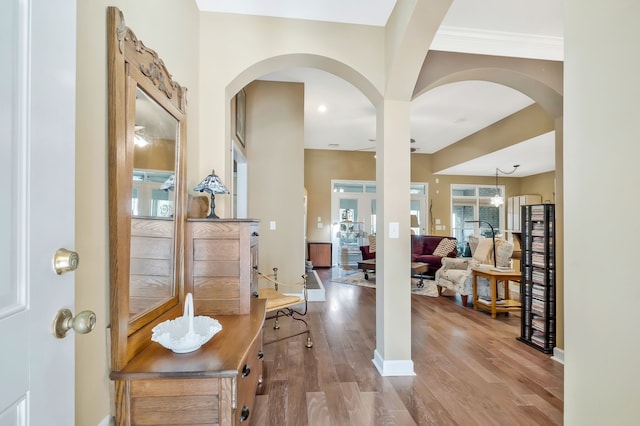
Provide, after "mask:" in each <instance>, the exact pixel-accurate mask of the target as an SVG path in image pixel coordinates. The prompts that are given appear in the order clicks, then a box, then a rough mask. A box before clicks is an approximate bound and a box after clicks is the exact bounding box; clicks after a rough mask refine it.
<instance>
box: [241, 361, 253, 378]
mask: <svg viewBox="0 0 640 426" xmlns="http://www.w3.org/2000/svg"><path fill="white" fill-rule="evenodd" d="M249 374H251V367H250V366H249V364H245V365H244V367H242V377H243V378H244V377H247V376H248V375H249Z"/></svg>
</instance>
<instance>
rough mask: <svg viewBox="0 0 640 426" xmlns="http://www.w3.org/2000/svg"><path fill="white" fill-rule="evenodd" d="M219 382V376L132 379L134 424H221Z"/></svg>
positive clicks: (132, 420) (132, 421) (132, 414)
mask: <svg viewBox="0 0 640 426" xmlns="http://www.w3.org/2000/svg"><path fill="white" fill-rule="evenodd" d="M219 384H220V379H218V378H212V379H193V378H189V379H162V380H154V379H151V380H132V381H131V383H130V386H131V389H130V392H131V424H133V425H145V424H146V425H189V424H202V425H215V424H219V419H220V413H219V410H220V386H219Z"/></svg>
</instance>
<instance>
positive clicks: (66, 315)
mask: <svg viewBox="0 0 640 426" xmlns="http://www.w3.org/2000/svg"><path fill="white" fill-rule="evenodd" d="M95 326H96V314H95V313H93V312H92V311H82V312H80V313H79V314H78V315H76V316H75V317H74V316H73V314H72V313H71V311H70V310H68V309H60V310H59V311H58V314H57V315H56V317H55V318H54V320H53V335H54V336H56V337H57V338H58V339H62V338H63V337H65V336H66V335H67V332H68V331H69V330H71V329H73V331H75V332H76V333H80V334H86V333H89V332H91V330H93V329H94V328H95Z"/></svg>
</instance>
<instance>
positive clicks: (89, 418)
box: [75, 0, 199, 425]
mask: <svg viewBox="0 0 640 426" xmlns="http://www.w3.org/2000/svg"><path fill="white" fill-rule="evenodd" d="M112 5H113V6H118V7H119V8H120V9H121V10H122V11H123V13H124V18H125V22H126V23H127V25H128V26H129V27H131V28H132V29H133V30H134V32H135V33H136V35H137V36H138V38H139V39H140V40H142V41H143V42H144V43H145V45H147V46H148V47H150V48H152V49H155V50H157V51H158V53H159V55H160V56H161V57H162V58H163V60H164V62H165V64H166V65H167V68H168V69H169V71H170V72H171V73H172V74H173V78H174V79H175V80H176V81H177V82H178V83H180V84H181V85H183V86H186V87H187V88H188V89H189V91H188V93H187V98H188V102H189V105H188V117H189V118H188V119H189V127H188V138H189V139H190V140H192V142H191V143H190V144H189V145H188V152H189V155H188V157H189V158H195V157H196V156H197V137H196V136H195V131H194V130H195V129H197V128H198V115H199V114H198V111H197V109H198V103H199V102H198V93H199V90H198V75H197V71H198V67H197V64H198V15H197V13H198V12H197V10H196V6H195V2H190V1H183V0H163V1H157V0H137V1H122V0H121V1H109V2H107V1H100V0H96V1H80V2H78V5H77V8H78V9H77V10H78V18H77V21H78V22H77V24H78V27H77V31H78V36H77V40H78V43H77V75H76V89H77V90H76V96H77V98H76V111H77V114H76V194H77V195H76V250H77V251H78V253H79V254H80V259H81V261H80V266H79V268H78V271H77V272H76V302H75V305H76V310H83V309H91V310H93V311H95V313H96V315H97V325H96V329H95V330H94V331H93V332H92V333H90V334H87V335H78V336H76V404H75V406H76V424H77V425H96V424H98V423H99V422H101V421H102V420H103V419H104V418H105V417H106V416H108V415H109V412H110V395H109V388H110V386H111V383H110V380H109V377H108V374H109V367H108V366H109V361H108V359H107V353H108V345H107V341H108V339H109V333H108V330H107V328H106V327H107V325H108V324H109V297H108V295H109V269H108V268H109V261H108V256H109V253H108V250H109V229H108V204H107V203H108V200H107V189H108V188H107V176H108V170H107V99H106V95H107V75H106V71H107V61H106V57H107V51H106V45H107V44H106V20H107V18H106V17H107V6H112ZM168 28H170V29H171V30H170V31H169V30H167V29H168Z"/></svg>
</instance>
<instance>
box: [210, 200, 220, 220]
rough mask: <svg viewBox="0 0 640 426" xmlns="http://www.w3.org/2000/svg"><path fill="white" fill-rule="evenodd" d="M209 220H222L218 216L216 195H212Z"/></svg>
mask: <svg viewBox="0 0 640 426" xmlns="http://www.w3.org/2000/svg"><path fill="white" fill-rule="evenodd" d="M207 219H220V218H219V217H218V215H217V214H216V195H215V194H211V212H210V213H209V215H208V216H207Z"/></svg>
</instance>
